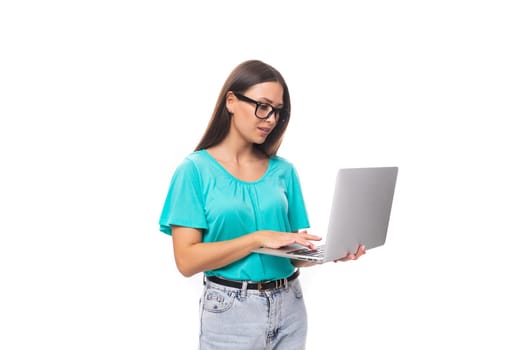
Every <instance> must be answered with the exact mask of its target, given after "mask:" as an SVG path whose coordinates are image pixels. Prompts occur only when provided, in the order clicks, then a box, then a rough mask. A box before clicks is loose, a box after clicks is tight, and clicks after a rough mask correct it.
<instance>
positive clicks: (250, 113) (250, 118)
mask: <svg viewBox="0 0 525 350" xmlns="http://www.w3.org/2000/svg"><path fill="white" fill-rule="evenodd" d="M241 95H243V96H244V97H247V98H248V99H251V100H253V101H256V102H259V103H261V104H264V105H260V106H259V108H258V115H259V116H265V115H266V114H267V113H268V112H270V111H271V110H272V107H273V108H274V109H279V108H282V107H283V87H282V86H281V84H279V83H278V82H266V83H260V84H256V85H253V86H252V87H250V88H249V89H248V90H246V91H245V92H244V93H242V94H241ZM226 107H227V108H228V110H229V111H230V113H231V114H232V118H231V127H230V134H231V133H234V134H236V135H238V136H239V137H240V138H241V139H242V140H243V141H245V142H247V143H252V144H253V143H257V144H261V143H263V142H264V141H265V140H266V137H267V136H268V135H269V134H270V133H271V132H272V131H273V129H274V128H275V126H276V124H277V122H278V121H279V113H278V112H276V113H272V115H271V116H270V117H269V118H267V119H260V118H257V117H256V116H255V110H256V107H257V105H256V104H255V103H254V102H250V101H247V100H246V99H245V98H244V99H243V98H242V96H240V97H237V96H235V94H233V93H232V92H229V93H228V95H227V97H226Z"/></svg>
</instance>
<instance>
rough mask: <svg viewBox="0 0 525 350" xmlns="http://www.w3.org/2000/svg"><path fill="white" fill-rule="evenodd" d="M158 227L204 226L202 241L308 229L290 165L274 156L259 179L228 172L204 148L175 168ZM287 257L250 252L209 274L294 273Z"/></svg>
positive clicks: (268, 276) (264, 276)
mask: <svg viewBox="0 0 525 350" xmlns="http://www.w3.org/2000/svg"><path fill="white" fill-rule="evenodd" d="M159 223H160V230H161V231H162V232H164V233H166V234H169V235H171V225H177V226H185V227H192V228H197V229H201V230H202V241H203V242H217V241H225V240H229V239H233V238H237V237H240V236H243V235H245V234H248V233H251V232H255V231H259V230H273V231H281V232H294V231H297V230H300V229H302V228H307V227H309V226H310V225H309V222H308V215H307V212H306V208H305V204H304V199H303V195H302V191H301V186H300V183H299V178H298V176H297V173H296V170H295V168H294V166H293V165H292V164H291V163H289V162H288V161H286V160H285V159H283V158H281V157H278V156H273V157H271V158H270V160H269V165H268V168H267V170H266V172H265V173H264V175H263V176H262V177H261V178H260V179H259V180H257V181H253V182H248V181H242V180H239V179H237V178H236V177H234V176H233V175H232V174H230V173H229V172H228V171H227V170H226V169H225V168H224V167H223V166H222V165H221V164H220V163H218V162H217V161H216V160H215V159H214V158H213V157H212V156H211V155H210V154H209V153H208V152H207V151H206V150H201V151H197V152H193V153H191V154H190V155H188V156H187V157H186V158H185V159H184V160H183V161H182V163H181V164H180V165H179V166H178V167H177V169H176V170H175V173H174V175H173V178H172V180H171V184H170V187H169V191H168V195H167V197H166V201H165V203H164V208H163V210H162V214H161V217H160V222H159ZM293 270H294V266H293V265H292V263H291V260H290V259H287V258H280V257H274V256H269V255H263V254H256V253H252V254H249V255H248V256H246V257H244V258H242V259H240V260H238V261H236V262H233V263H231V264H229V265H227V266H224V267H222V268H219V269H215V270H210V271H206V272H205V274H206V275H208V276H221V277H223V278H228V279H233V280H250V281H264V280H272V279H280V278H285V277H287V276H289V275H290V274H292V273H293Z"/></svg>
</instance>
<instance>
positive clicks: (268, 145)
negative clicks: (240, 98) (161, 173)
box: [195, 60, 291, 157]
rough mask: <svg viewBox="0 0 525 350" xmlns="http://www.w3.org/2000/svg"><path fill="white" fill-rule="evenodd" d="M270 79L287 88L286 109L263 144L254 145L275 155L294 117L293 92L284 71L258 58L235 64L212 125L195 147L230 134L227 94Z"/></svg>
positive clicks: (210, 123) (220, 97) (209, 145)
mask: <svg viewBox="0 0 525 350" xmlns="http://www.w3.org/2000/svg"><path fill="white" fill-rule="evenodd" d="M270 81H275V82H278V83H280V84H281V85H282V87H283V110H282V111H281V113H280V115H279V121H278V123H277V125H276V126H275V128H274V129H273V130H272V132H271V133H270V134H269V135H268V137H267V138H266V140H265V141H264V142H263V143H262V144H254V147H256V148H257V149H259V150H260V151H261V152H262V153H264V154H265V155H266V156H268V157H271V156H273V155H275V154H276V153H277V150H278V149H279V146H280V145H281V142H282V139H283V136H284V132H285V131H286V127H287V126H288V121H289V120H290V110H291V105H290V93H289V91H288V86H287V85H286V82H285V81H284V78H283V76H282V75H281V73H279V71H277V69H275V68H273V67H272V66H270V65H268V64H266V63H264V62H261V61H258V60H250V61H245V62H243V63H241V64H239V65H238V66H237V67H235V69H234V70H233V71H232V72H231V73H230V75H229V77H228V79H226V82H225V83H224V85H223V87H222V89H221V92H220V94H219V98H218V99H217V103H216V104H215V109H214V110H213V114H212V117H211V119H210V121H209V123H208V127H207V128H206V131H205V132H204V135H203V136H202V138H201V140H200V142H199V144H198V145H197V147H196V148H195V150H196V151H199V150H201V149H205V148H208V147H212V146H215V145H217V144H218V143H220V142H221V141H222V140H224V138H225V137H226V135H228V131H229V130H230V115H229V113H228V110H227V109H226V94H227V93H228V91H233V92H238V93H244V92H245V91H246V90H248V89H249V88H250V87H252V86H253V85H256V84H260V83H266V82H270Z"/></svg>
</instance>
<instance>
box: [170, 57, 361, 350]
mask: <svg viewBox="0 0 525 350" xmlns="http://www.w3.org/2000/svg"><path fill="white" fill-rule="evenodd" d="M290 110H291V108H290V95H289V92H288V87H287V85H286V82H285V80H284V79H283V77H282V76H281V74H280V73H279V72H278V71H277V70H276V69H275V68H273V67H272V66H270V65H268V64H266V63H264V62H261V61H256V60H252V61H246V62H243V63H241V64H240V65H238V66H237V67H236V68H235V69H234V70H233V71H232V72H231V74H230V76H229V77H228V79H227V80H226V82H225V84H224V86H223V88H222V90H221V92H220V94H219V98H218V100H217V103H216V106H215V110H214V112H213V115H212V117H211V120H210V122H209V124H208V127H207V129H206V131H205V133H204V136H203V137H202V139H201V141H200V143H199V144H198V145H197V147H196V150H195V152H193V153H191V154H189V155H188V156H187V157H186V158H185V159H184V160H183V161H182V163H181V164H180V165H179V166H178V167H177V169H176V171H175V173H174V175H173V178H172V181H171V185H170V187H169V191H168V195H167V198H166V201H165V204H164V208H163V211H162V214H161V218H160V230H161V231H162V232H164V233H166V234H169V235H172V239H173V251H174V255H175V261H176V264H177V268H178V269H179V271H180V272H181V273H182V274H183V275H184V276H188V277H189V276H192V275H194V274H197V273H200V272H204V275H205V285H204V291H203V294H202V297H201V301H200V305H201V315H200V316H201V329H200V348H201V349H213V350H217V349H228V350H231V349H236V350H238V349H249V350H254V349H277V348H279V349H286V350H290V349H304V347H305V342H306V330H307V319H306V310H305V305H304V301H303V298H302V292H301V286H300V283H299V279H298V275H299V270H298V267H304V266H308V265H310V264H309V263H304V262H298V261H292V260H290V259H286V258H280V257H273V256H269V255H262V254H255V253H251V251H252V250H253V249H256V248H259V247H269V248H279V247H282V246H285V245H289V244H292V243H297V244H300V245H303V246H305V247H310V248H313V243H312V241H317V240H320V237H318V236H314V235H310V234H308V233H307V232H306V231H303V229H305V228H307V227H309V223H308V217H307V212H306V209H305V204H304V200H303V195H302V192H301V186H300V183H299V178H298V175H297V173H296V170H295V168H294V166H293V165H292V164H291V163H290V162H288V161H287V160H285V159H283V158H281V157H279V156H277V155H276V153H277V150H278V149H279V146H280V144H281V141H282V138H283V135H284V132H285V130H286V127H287V125H288V122H289V120H290ZM364 253H365V251H364V247H360V248H359V250H358V251H357V252H356V253H355V254H349V255H348V256H347V257H346V258H344V259H341V260H343V261H344V260H354V259H357V258H358V257H359V256H361V255H362V254H364Z"/></svg>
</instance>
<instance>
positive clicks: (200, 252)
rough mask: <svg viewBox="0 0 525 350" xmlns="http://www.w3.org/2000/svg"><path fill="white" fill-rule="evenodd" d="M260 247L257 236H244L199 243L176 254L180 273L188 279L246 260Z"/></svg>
mask: <svg viewBox="0 0 525 350" xmlns="http://www.w3.org/2000/svg"><path fill="white" fill-rule="evenodd" d="M259 246H260V243H259V241H258V239H257V237H256V235H255V234H248V235H244V236H242V237H239V238H235V239H232V240H228V241H221V242H209V243H204V242H198V243H194V244H191V245H190V246H188V247H187V248H186V249H184V250H178V253H177V252H176V253H175V260H176V263H177V267H178V269H179V271H180V272H181V273H182V274H183V275H184V276H186V277H190V276H192V275H195V274H197V273H199V272H203V271H207V270H213V269H217V268H221V267H223V266H226V265H229V264H231V263H233V262H235V261H237V260H239V259H242V258H244V257H245V256H247V255H248V254H250V253H251V252H252V250H253V249H256V248H258V247H259Z"/></svg>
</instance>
